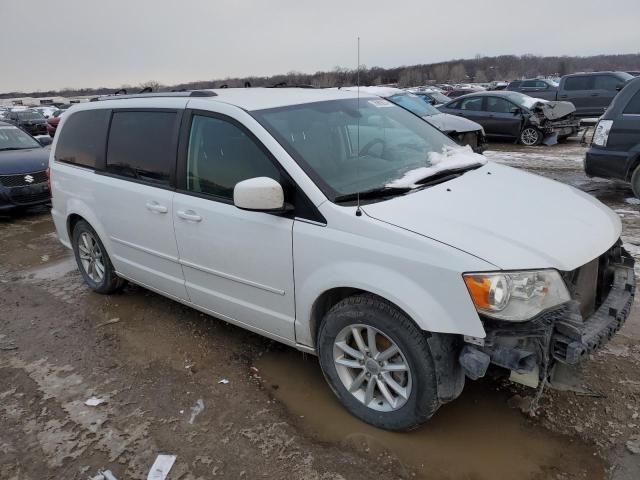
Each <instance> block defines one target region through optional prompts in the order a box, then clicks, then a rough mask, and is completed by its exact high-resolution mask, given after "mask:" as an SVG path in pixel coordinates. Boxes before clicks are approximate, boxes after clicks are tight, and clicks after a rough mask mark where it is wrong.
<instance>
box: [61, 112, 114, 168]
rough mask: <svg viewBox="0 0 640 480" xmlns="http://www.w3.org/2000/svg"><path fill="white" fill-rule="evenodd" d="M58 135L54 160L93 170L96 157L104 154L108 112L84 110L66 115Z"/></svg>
mask: <svg viewBox="0 0 640 480" xmlns="http://www.w3.org/2000/svg"><path fill="white" fill-rule="evenodd" d="M67 115H68V117H69V118H67V119H65V123H64V127H63V128H62V129H60V131H59V132H58V135H59V136H60V138H59V139H58V145H57V147H56V153H55V159H56V160H58V161H60V162H68V163H74V164H76V165H82V166H84V167H91V168H95V166H96V157H98V156H99V155H101V154H103V153H104V140H105V137H106V134H107V125H108V122H109V110H84V111H82V112H75V113H69V114H67Z"/></svg>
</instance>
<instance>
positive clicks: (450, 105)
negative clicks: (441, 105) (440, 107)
mask: <svg viewBox="0 0 640 480" xmlns="http://www.w3.org/2000/svg"><path fill="white" fill-rule="evenodd" d="M447 108H453V109H459V108H460V100H458V101H457V102H451V103H450V104H449V105H447Z"/></svg>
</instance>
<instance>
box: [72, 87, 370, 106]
mask: <svg viewBox="0 0 640 480" xmlns="http://www.w3.org/2000/svg"><path fill="white" fill-rule="evenodd" d="M201 92H211V93H212V95H211V94H210V95H202V96H201V95H197V96H194V95H192V96H191V97H190V96H189V95H188V93H187V94H186V95H184V94H183V95H181V96H180V98H182V99H183V100H191V99H194V100H198V101H206V102H215V103H227V104H230V105H235V106H237V107H239V108H242V109H243V110H248V111H253V110H264V109H269V108H277V107H285V106H290V105H300V104H305V103H315V102H324V101H330V100H341V99H348V98H358V94H357V93H356V92H353V91H349V90H347V89H330V88H327V89H320V88H219V89H212V90H203V91H201ZM363 96H365V97H373V95H372V94H370V93H367V92H364V91H363V90H361V91H360V97H363ZM172 97H174V98H175V97H179V95H177V94H176V93H173V94H172V92H167V94H166V95H163V94H162V93H154V94H150V95H149V96H148V97H146V96H145V95H134V96H132V97H129V98H127V97H126V96H124V95H123V96H122V98H118V96H113V97H102V98H101V99H100V101H99V102H89V103H84V104H79V105H78V106H76V107H74V110H76V111H79V110H85V109H90V108H100V107H102V108H116V107H122V108H127V106H128V104H130V103H134V104H135V105H140V104H142V103H144V104H145V105H146V104H148V105H149V106H150V107H151V106H154V103H156V104H161V103H162V100H163V99H168V98H172Z"/></svg>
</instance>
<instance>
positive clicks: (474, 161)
mask: <svg viewBox="0 0 640 480" xmlns="http://www.w3.org/2000/svg"><path fill="white" fill-rule="evenodd" d="M427 158H428V163H429V166H428V167H419V168H415V169H413V170H409V171H408V172H407V173H405V174H404V175H403V176H402V177H401V178H398V179H396V180H394V181H392V182H390V183H387V185H386V186H387V187H392V188H413V187H416V186H417V185H416V182H419V181H420V180H423V179H425V178H427V177H431V176H433V175H435V174H436V173H439V172H442V171H445V170H455V169H458V168H465V167H470V166H472V165H484V164H485V163H487V159H486V158H485V157H483V156H482V155H480V154H478V153H474V152H473V150H472V149H471V147H470V146H468V145H466V146H464V147H452V146H449V145H445V146H444V148H443V149H442V152H430V153H429V156H428V157H427Z"/></svg>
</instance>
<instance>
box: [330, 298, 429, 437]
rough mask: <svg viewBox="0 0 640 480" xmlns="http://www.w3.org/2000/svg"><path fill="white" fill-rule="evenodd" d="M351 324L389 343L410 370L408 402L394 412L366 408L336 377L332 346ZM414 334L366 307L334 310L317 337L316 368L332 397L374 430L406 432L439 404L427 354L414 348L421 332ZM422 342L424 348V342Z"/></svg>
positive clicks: (386, 316) (375, 310)
mask: <svg viewBox="0 0 640 480" xmlns="http://www.w3.org/2000/svg"><path fill="white" fill-rule="evenodd" d="M406 321H410V320H408V319H407V320H406ZM403 323H404V322H403ZM354 324H364V325H370V326H372V327H375V328H376V329H378V330H379V331H381V332H382V333H384V334H385V335H386V336H388V337H389V338H390V339H391V340H393V341H394V342H395V343H396V345H398V347H399V348H400V350H401V351H402V354H403V355H404V357H405V359H406V361H407V363H408V365H409V368H410V370H411V381H412V388H411V393H410V395H409V399H408V400H407V401H406V403H405V404H404V405H403V406H402V407H400V408H399V409H398V410H395V411H391V412H380V411H377V410H373V409H371V408H369V407H366V406H365V405H364V404H362V403H361V402H360V401H359V400H358V399H356V398H355V397H354V396H353V395H352V394H351V393H350V392H349V391H348V390H347V389H346V387H345V386H344V384H343V383H342V380H341V379H340V377H339V376H338V372H337V370H336V367H335V363H334V359H333V347H334V342H335V339H336V336H337V335H338V333H339V332H340V331H341V330H342V329H343V328H345V327H347V326H349V325H354ZM415 330H416V332H409V331H406V330H405V328H404V327H403V324H402V323H398V322H397V319H396V318H394V316H393V315H392V314H390V313H388V312H386V311H385V310H381V309H380V308H376V307H374V306H372V305H368V304H361V305H351V306H349V307H348V308H337V309H336V308H334V309H332V310H331V311H330V312H329V314H328V315H327V317H326V318H325V320H324V322H323V325H322V326H321V329H320V332H319V336H318V353H319V359H320V366H321V368H322V372H323V374H324V376H325V379H326V381H327V383H328V384H329V386H330V387H331V390H332V391H333V393H334V394H335V395H336V396H337V397H338V399H339V400H340V401H341V402H342V403H343V404H344V405H345V407H346V408H347V409H348V410H349V411H350V412H351V413H352V414H353V415H355V416H356V417H358V418H360V419H361V420H363V421H365V422H367V423H370V424H372V425H374V426H376V427H380V428H384V429H388V430H410V429H412V428H415V427H417V426H419V425H420V424H421V423H423V422H424V421H426V420H427V419H428V418H430V417H431V415H433V413H434V412H435V410H437V408H438V407H439V402H438V401H437V398H438V396H437V386H436V385H437V382H436V375H435V369H434V363H433V360H432V359H431V356H430V353H428V354H426V355H424V351H423V352H422V354H421V353H420V350H423V349H421V348H417V347H418V344H419V342H416V341H415V336H416V335H423V332H422V331H419V329H418V328H417V327H415ZM423 340H424V342H425V344H426V339H423ZM412 344H416V345H412Z"/></svg>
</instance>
